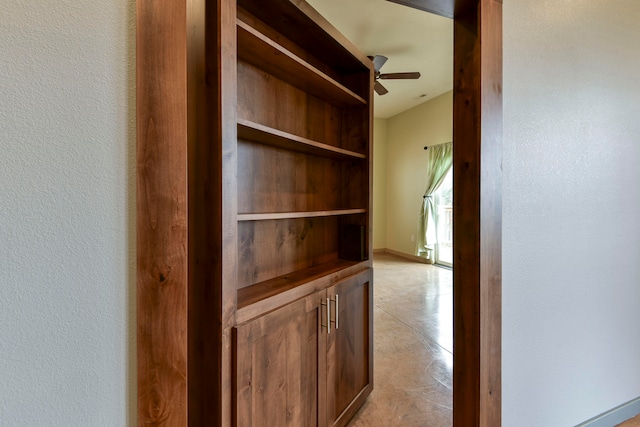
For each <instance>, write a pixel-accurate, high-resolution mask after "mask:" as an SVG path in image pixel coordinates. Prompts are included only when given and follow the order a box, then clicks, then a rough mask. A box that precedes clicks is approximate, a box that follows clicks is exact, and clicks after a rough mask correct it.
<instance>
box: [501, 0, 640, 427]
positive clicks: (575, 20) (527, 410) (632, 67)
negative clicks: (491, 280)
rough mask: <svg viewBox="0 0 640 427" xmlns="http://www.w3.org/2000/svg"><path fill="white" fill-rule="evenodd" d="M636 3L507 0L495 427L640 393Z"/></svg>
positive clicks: (588, 410) (551, 421)
mask: <svg viewBox="0 0 640 427" xmlns="http://www.w3.org/2000/svg"><path fill="white" fill-rule="evenodd" d="M638 17H640V2H638V1H636V0H615V1H605V0H572V1H557V0H537V1H505V2H504V30H505V31H504V48H505V51H504V163H503V169H504V205H503V214H504V225H503V226H504V233H503V234H504V241H503V253H504V255H503V256H504V259H503V266H504V267H503V275H504V277H503V326H504V329H503V415H504V417H503V421H504V423H503V425H504V426H507V427H511V426H518V427H528V426H537V427H547V426H573V425H575V424H578V423H580V422H582V421H585V420H587V419H589V418H591V417H593V416H595V415H597V414H600V413H602V412H604V411H606V410H609V409H611V408H613V407H615V406H617V405H619V404H622V403H624V402H627V401H629V400H631V399H633V398H636V397H638V396H640V363H638V362H639V361H640V331H639V328H640V309H639V307H640V219H639V218H640V191H639V190H638V185H639V184H640V167H639V165H640V96H639V94H640V72H639V70H640V25H638Z"/></svg>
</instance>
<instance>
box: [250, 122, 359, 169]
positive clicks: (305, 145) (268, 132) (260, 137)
mask: <svg viewBox="0 0 640 427" xmlns="http://www.w3.org/2000/svg"><path fill="white" fill-rule="evenodd" d="M238 138H244V139H247V140H249V141H254V142H259V143H262V144H266V145H271V146H274V147H279V148H284V149H287V150H292V151H299V152H302V153H306V154H315V155H320V156H324V157H338V158H357V159H366V158H367V155H366V154H362V153H357V152H355V151H350V150H345V149H343V148H339V147H334V146H333V145H329V144H324V143H322V142H318V141H314V140H311V139H307V138H303V137H301V136H297V135H293V134H291V133H288V132H284V131H281V130H278V129H274V128H271V127H269V126H265V125H261V124H259V123H255V122H252V121H250V120H245V119H238Z"/></svg>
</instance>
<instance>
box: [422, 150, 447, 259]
mask: <svg viewBox="0 0 640 427" xmlns="http://www.w3.org/2000/svg"><path fill="white" fill-rule="evenodd" d="M427 153H428V157H429V159H428V164H427V180H426V184H427V189H426V191H425V192H424V196H423V198H422V208H421V209H420V217H419V218H418V238H417V239H416V255H418V256H422V257H425V258H426V257H428V254H429V252H431V251H432V250H433V249H434V245H435V244H436V243H437V237H436V225H435V218H434V215H435V204H434V201H433V193H435V192H436V190H437V189H438V187H440V185H441V184H442V181H444V178H445V176H446V175H447V172H449V168H451V163H452V162H453V143H451V142H447V143H445V144H440V145H434V146H432V147H429V150H428V151H427Z"/></svg>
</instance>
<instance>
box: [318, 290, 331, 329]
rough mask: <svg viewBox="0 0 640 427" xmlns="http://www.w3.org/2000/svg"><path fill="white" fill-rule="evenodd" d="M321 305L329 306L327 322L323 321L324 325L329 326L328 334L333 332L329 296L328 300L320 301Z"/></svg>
mask: <svg viewBox="0 0 640 427" xmlns="http://www.w3.org/2000/svg"><path fill="white" fill-rule="evenodd" d="M320 305H321V306H326V307H327V323H323V324H322V326H324V327H326V328H327V334H330V333H331V304H330V300H329V298H327V300H326V302H324V301H322V302H321V303H320Z"/></svg>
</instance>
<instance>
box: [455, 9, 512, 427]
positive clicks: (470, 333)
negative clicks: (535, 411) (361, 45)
mask: <svg viewBox="0 0 640 427" xmlns="http://www.w3.org/2000/svg"><path fill="white" fill-rule="evenodd" d="M454 45H455V48H454V101H453V102H454V125H453V127H454V131H453V139H454V160H453V164H454V190H453V194H454V213H455V214H454V254H455V259H454V266H455V267H454V285H453V286H454V354H453V357H454V364H453V369H454V378H453V390H454V401H453V424H454V426H455V427H479V426H480V427H497V426H500V425H501V333H502V328H501V310H502V307H501V304H502V195H501V193H502V172H501V166H502V165H501V162H502V1H501V0H457V1H456V5H455V11H454Z"/></svg>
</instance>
